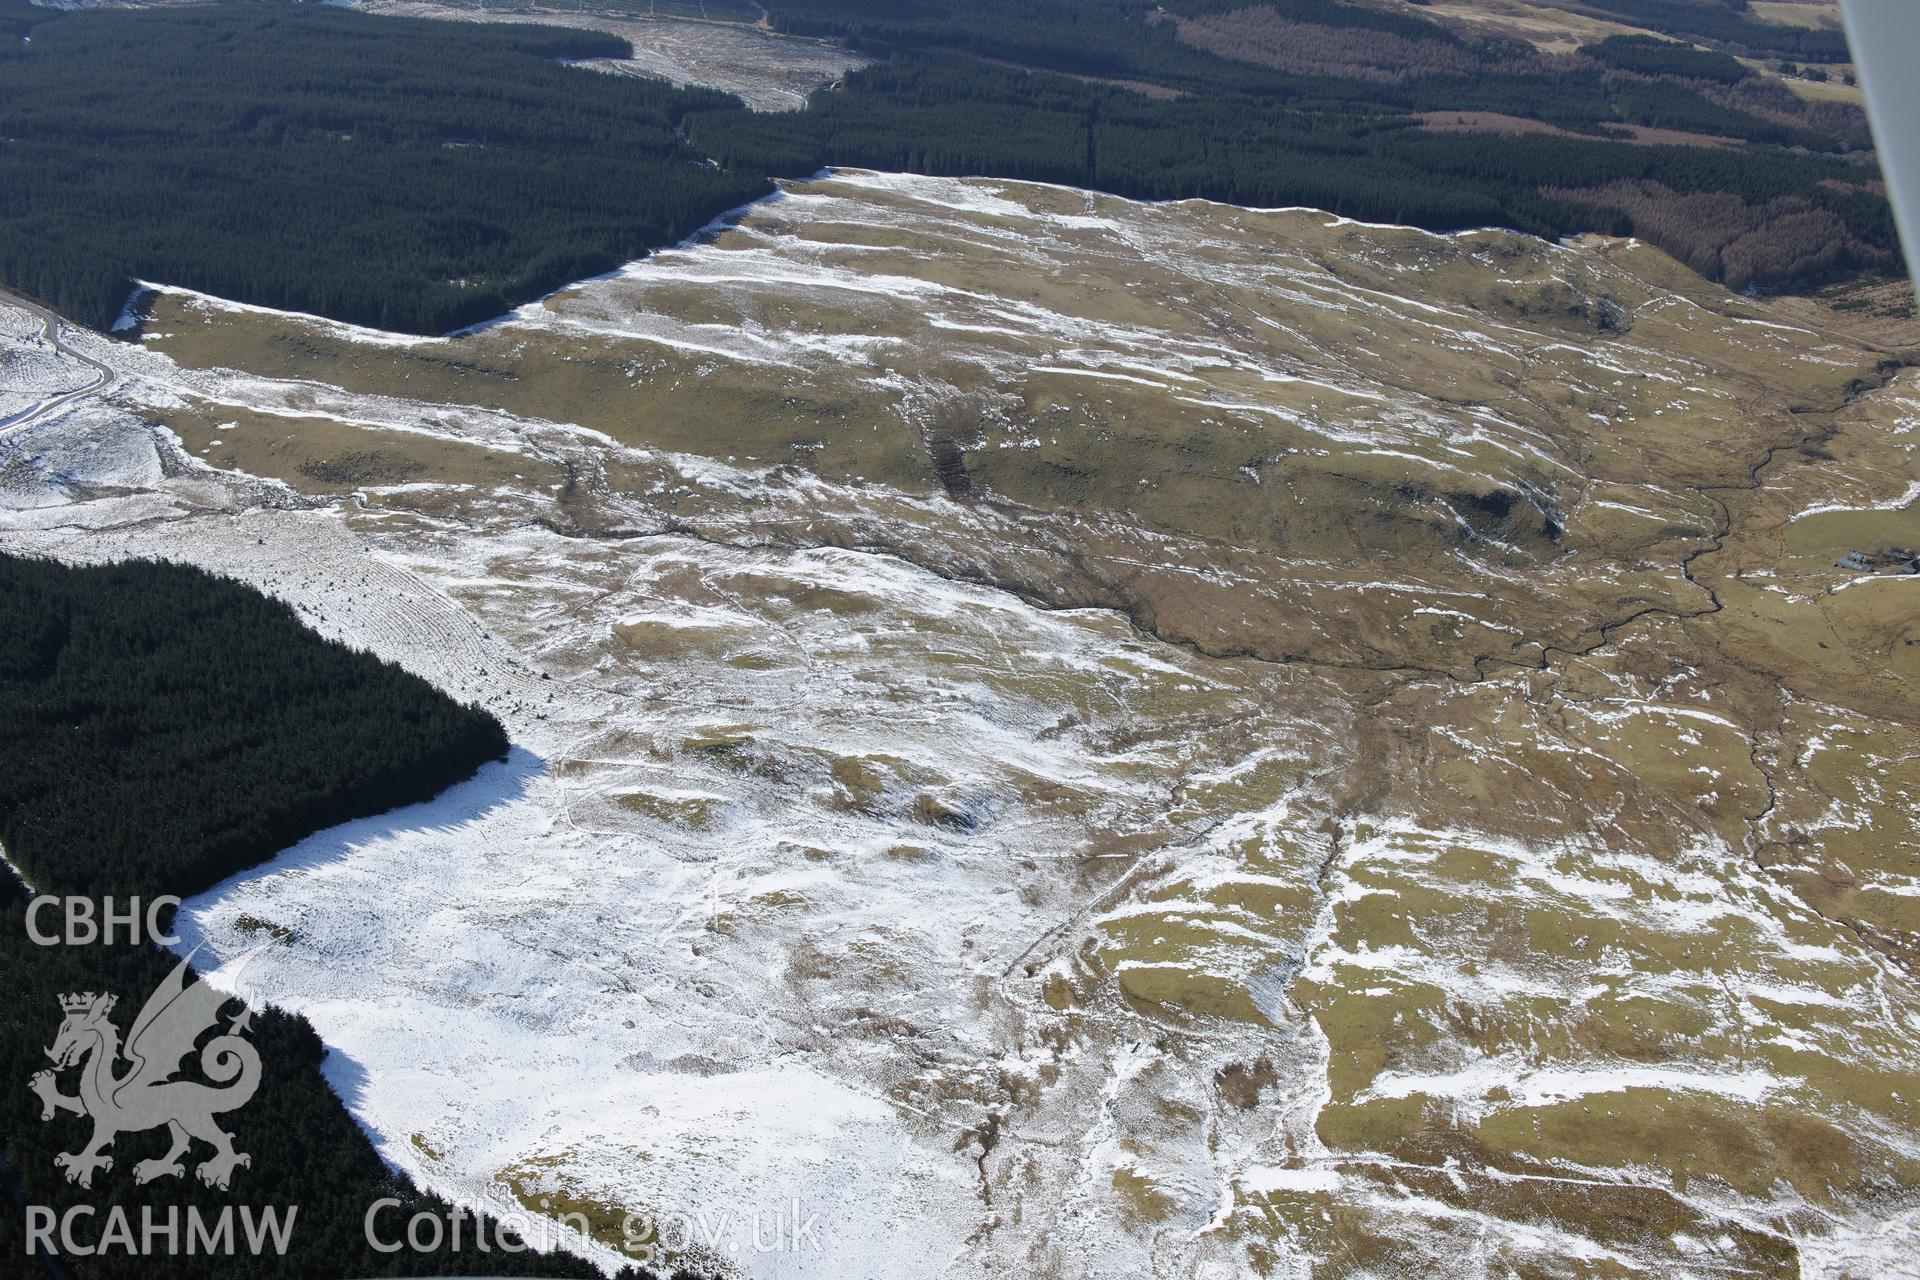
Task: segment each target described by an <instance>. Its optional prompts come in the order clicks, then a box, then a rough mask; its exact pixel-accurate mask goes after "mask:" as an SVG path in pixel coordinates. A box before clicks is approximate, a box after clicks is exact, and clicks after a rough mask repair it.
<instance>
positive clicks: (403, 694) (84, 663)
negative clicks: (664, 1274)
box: [0, 556, 641, 1280]
mask: <svg viewBox="0 0 1920 1280" xmlns="http://www.w3.org/2000/svg"><path fill="white" fill-rule="evenodd" d="M0 600H4V601H5V602H6V608H5V609H4V610H0V842H4V845H5V848H6V852H7V855H8V857H9V859H10V860H11V861H12V862H13V863H14V864H15V865H16V866H18V867H19V868H20V869H21V871H22V872H23V873H24V874H25V875H26V877H27V879H28V880H29V881H31V883H32V887H33V890H34V891H36V892H39V893H45V894H54V895H84V896H90V897H92V898H93V899H95V900H99V899H101V898H102V897H103V896H104V895H108V894H111V895H114V897H115V899H116V900H117V901H118V902H120V903H122V904H124V903H125V902H126V900H127V898H128V897H129V896H139V897H141V898H142V899H143V900H151V899H152V898H154V897H156V896H159V895H165V894H171V895H175V896H179V897H186V896H188V895H190V894H193V893H197V892H200V891H202V890H204V889H207V888H210V887H212V885H213V884H215V883H216V882H217V881H219V880H220V879H222V878H224V877H225V876H227V875H229V874H232V873H233V872H236V871H239V870H242V869H244V868H246V867H249V866H251V865H253V864H255V863H257V862H260V861H263V860H265V859H266V858H268V857H271V856H272V855H273V854H274V853H276V852H278V851H279V850H280V849H281V848H283V847H285V846H286V845H287V844H289V843H291V842H293V841H295V840H298V839H299V838H301V837H302V836H304V835H306V834H308V833H309V832H311V831H314V830H317V829H319V828H321V827H324V826H329V825H332V824H334V823H337V822H340V821H344V820H346V819H348V818H353V817H359V816H362V815H365V814H370V813H376V812H379V811H381V810H384V809H387V808H390V807H393V806H396V805H401V804H407V803H410V802H413V801H418V800H424V799H427V798H428V797H430V796H432V795H433V794H434V793H436V792H437V791H439V790H441V789H442V788H443V787H445V786H447V785H449V784H450V783H453V782H456V781H458V780H460V779H462V778H464V777H466V776H467V775H469V774H471V773H472V772H473V771H474V769H475V768H477V767H478V766H479V765H481V764H482V763H484V762H486V761H488V760H491V759H494V758H496V757H498V756H500V755H502V754H503V753H504V752H505V750H506V738H505V735H504V732H503V731H502V729H501V727H500V725H499V723H498V722H497V721H495V720H494V719H493V718H492V717H491V716H489V715H487V714H485V713H484V712H481V711H479V710H476V709H474V708H471V707H462V706H459V705H458V704H456V703H454V702H452V701H451V700H450V699H448V698H447V697H446V696H445V695H444V694H441V693H440V692H438V691H437V690H435V689H434V688H433V687H432V686H430V685H428V684H427V683H426V682H425V681H423V680H421V679H419V678H418V677H415V676H412V675H409V674H408V673H406V672H404V671H401V670H400V669H399V668H397V667H394V666H392V665H391V664H388V663H383V662H381V661H379V660H378V659H376V658H373V657H371V656H370V655H368V654H365V653H361V652H358V651H355V650H351V649H348V648H347V647H345V646H343V645H340V644H338V643H335V642H332V641H327V640H323V639H322V638H321V637H319V636H318V635H315V634H314V633H313V632H311V631H309V630H307V629H306V628H305V627H303V626H302V625H301V624H300V623H299V622H298V621H297V620H296V618H295V617H294V615H293V611H292V610H291V609H290V608H289V607H288V606H287V605H285V604H283V603H280V602H278V601H273V600H269V599H267V598H266V597H264V596H262V595H260V594H258V593H257V592H255V591H253V590H252V589H250V588H248V587H244V586H242V585H240V584H239V583H237V582H233V581H231V580H227V579H222V578H216V577H214V576H212V575H210V574H207V573H204V572H202V571H200V570H197V569H191V568H187V567H185V566H180V565H170V564H159V563H154V562H150V561H143V562H128V563H122V564H115V565H109V566H102V567H89V568H76V567H72V566H67V565H60V564H55V563H52V562H48V561H38V560H26V559H21V558H18V557H14V556H0ZM27 902H28V896H27V890H26V888H25V886H23V885H22V884H21V882H20V881H19V880H18V879H16V878H15V877H14V876H13V875H12V874H11V872H9V871H7V870H5V869H3V868H0V915H3V916H4V917H5V919H4V922H0V972H4V973H5V974H6V975H7V978H8V982H9V984H10V986H11V988H12V990H11V992H10V1007H11V1014H10V1016H9V1017H8V1018H7V1019H6V1020H5V1021H4V1022H0V1079H5V1080H7V1081H9V1082H12V1083H10V1085H9V1092H10V1094H11V1095H12V1096H14V1097H15V1098H16V1100H19V1101H21V1102H22V1103H23V1104H31V1105H32V1106H35V1107H37V1106H38V1104H37V1102H34V1101H33V1099H31V1097H29V1096H28V1095H26V1094H25V1092H24V1084H25V1082H26V1081H27V1080H29V1079H30V1078H31V1077H32V1076H33V1075H34V1074H35V1072H37V1071H39V1070H41V1069H43V1068H45V1067H46V1066H47V1059H46V1055H45V1049H46V1046H47V1045H48V1044H49V1043H50V1042H51V1041H52V1039H53V1035H54V1031H55V1030H56V1028H57V1027H58V1025H59V1022H60V1004H59V998H60V997H61V996H63V995H66V994H68V993H71V992H83V991H94V992H112V993H118V994H119V995H120V996H121V999H122V1004H123V1005H125V1006H128V1007H123V1008H121V1009H120V1010H118V1016H119V1017H120V1018H121V1020H122V1022H123V1024H124V1023H125V1022H126V1021H130V1020H131V1018H132V1016H133V1015H134V1014H135V1013H136V1012H137V1011H138V1008H139V1002H140V1001H141V1000H143V999H144V998H145V996H146V993H148V992H151V991H153V990H155V989H156V988H158V987H159V986H160V984H161V982H162V980H163V979H165V978H166V977H167V975H168V973H169V972H170V971H171V970H172V968H173V967H174V965H175V963H176V961H175V959H174V958H173V957H172V956H169V955H167V954H165V953H163V952H161V951H160V950H159V949H158V948H156V947H154V946H151V945H148V944H147V943H146V942H144V941H128V940H126V939H125V938H124V937H121V938H118V939H116V940H115V941H114V943H113V944H112V945H98V944H96V945H90V946H37V945H35V944H34V943H33V942H31V941H30V939H29V934H28V931H27V923H26V920H25V919H24V917H25V914H26V906H27ZM42 924H43V926H44V925H45V924H46V921H45V920H43V921H42ZM233 1007H236V1006H230V1008H233ZM249 1039H250V1040H251V1041H252V1043H253V1044H254V1045H255V1047H256V1048H257V1050H258V1052H259V1056H260V1062H261V1071H262V1076H261V1083H260V1086H259V1090H258V1092H257V1093H256V1094H255V1095H254V1097H253V1099H252V1101H251V1102H249V1103H248V1104H247V1105H246V1106H245V1107H244V1108H241V1109H239V1110H236V1111H234V1112H232V1113H230V1114H228V1115H226V1116H224V1117H223V1119H222V1123H223V1124H224V1125H225V1126H226V1127H227V1128H228V1129H229V1130H230V1131H231V1132H232V1133H233V1136H234V1145H235V1148H236V1150H238V1151H241V1152H246V1153H249V1154H251V1155H253V1156H254V1157H255V1158H254V1161H253V1163H252V1164H251V1165H250V1166H248V1167H247V1168H245V1169H243V1170H241V1171H239V1172H238V1173H237V1174H236V1177H237V1178H243V1179H245V1182H246V1195H245V1199H246V1201H247V1203H249V1204H255V1205H261V1206H269V1205H294V1206H298V1213H297V1217H296V1219H295V1223H294V1235H293V1237H292V1239H293V1246H292V1247H290V1248H289V1249H288V1250H287V1253H286V1255H285V1256H284V1257H281V1256H277V1255H275V1254H274V1253H272V1252H271V1251H268V1252H266V1253H264V1254H263V1255H261V1256H258V1257H248V1256H245V1255H244V1253H243V1255H242V1256H241V1257H238V1258H233V1259H217V1260H209V1259H207V1258H205V1257H193V1256H184V1255H182V1256H168V1255H166V1254H164V1253H159V1254H152V1255H150V1256H144V1257H143V1256H128V1255H124V1254H112V1255H107V1256H101V1257H96V1258H90V1259H81V1258H68V1259H65V1260H64V1261H63V1262H62V1263H61V1266H62V1268H63V1273H64V1274H66V1275H68V1276H69V1277H71V1278H72V1280H81V1278H82V1277H85V1278H87V1280H96V1278H104V1280H112V1278H115V1277H122V1276H124V1277H135V1276H138V1277H141V1278H142V1280H160V1278H174V1277H177V1278H178V1280H189V1278H190V1277H199V1276H205V1275H209V1274H219V1275H227V1276H277V1277H307V1276H316V1277H317V1276H321V1275H329V1276H338V1275H366V1276H372V1275H408V1274H428V1275H430V1274H445V1273H447V1272H448V1271H450V1270H457V1271H461V1272H464V1273H469V1274H499V1273H510V1274H515V1275H553V1276H577V1277H590V1276H598V1275H599V1274H600V1273H599V1271H598V1270H596V1269H595V1268H594V1267H593V1266H592V1265H591V1264H590V1263H587V1262H585V1261H582V1260H580V1259H577V1258H573V1257H571V1256H568V1255H564V1254H553V1255H542V1254H536V1253H524V1252H523V1253H502V1252H493V1253H480V1252H478V1251H476V1250H474V1249H472V1248H471V1247H470V1246H469V1247H467V1248H465V1249H463V1250H462V1251H460V1252H459V1253H458V1254H457V1255H456V1254H454V1253H453V1252H451V1251H450V1248H443V1249H441V1250H434V1251H427V1252H416V1251H412V1250H408V1251H403V1252H400V1253H395V1254H391V1255H389V1254H385V1253H380V1252H376V1251H375V1250H374V1249H373V1248H371V1247H370V1245H369V1242H368V1239H367V1236H366V1234H365V1231H364V1228H363V1217H364V1215H365V1213H366V1210H367V1206H368V1205H370V1204H372V1203H374V1202H375V1201H378V1200H380V1199H382V1198H384V1197H392V1198H394V1199H395V1200H397V1201H399V1202H400V1204H401V1206H402V1208H400V1209H396V1210H394V1213H395V1214H396V1215H397V1216H396V1221H404V1220H405V1219H406V1218H407V1217H409V1216H411V1214H412V1213H414V1212H416V1211H419V1210H423V1209H431V1210H433V1211H435V1212H437V1213H439V1214H441V1215H444V1214H446V1213H447V1212H448V1210H449V1207H448V1206H447V1205H445V1204H444V1203H442V1202H440V1201H438V1200H436V1199H434V1198H433V1197H431V1196H427V1195H424V1194H423V1193H421V1192H420V1191H418V1190H416V1189H415V1188H414V1187H413V1186H412V1185H411V1184H410V1183H409V1182H408V1181H407V1180H406V1179H405V1178H404V1177H403V1176H401V1175H399V1174H396V1173H394V1172H392V1171H391V1170H389V1169H388V1168H387V1167H386V1165H385V1164H384V1163H383V1162H382V1161H381V1159H380V1158H379V1156H378V1155H377V1154H376V1152H375V1151H374V1149H373V1147H372V1145H371V1144H370V1143H369V1142H368V1140H367V1136H366V1134H365V1133H363V1132H362V1131H361V1130H360V1129H359V1127H358V1126H356V1125H355V1124H354V1122H353V1120H352V1118H351V1117H350V1116H349V1115H348V1114H347V1111H346V1108H345V1107H344V1106H343V1105H342V1104H341V1101H340V1099H339V1097H338V1096H337V1095H335V1094H334V1093H333V1092H332V1091H331V1090H330V1089H329V1088H328V1086H327V1084H326V1082H325V1081H324V1080H323V1079H322V1077H321V1075H320V1073H319V1067H320V1064H321V1061H322V1059H323V1057H324V1055H325V1053H326V1049H325V1048H324V1046H323V1045H322V1044H321V1043H320V1040H319V1038H318V1036H316V1035H315V1034H314V1031H313V1028H312V1027H311V1026H310V1025H309V1024H308V1023H307V1022H306V1020H305V1019H304V1018H301V1017H298V1016H295V1015H291V1014H287V1013H284V1012H282V1011H280V1010H277V1009H272V1008H266V1009H256V1010H253V1011H252V1013H251V1027H250V1031H249ZM88 1129H89V1122H88V1120H87V1118H86V1117H84V1116H69V1115H60V1116H56V1117H55V1119H54V1120H53V1121H52V1122H49V1123H42V1122H41V1121H40V1118H39V1115H38V1112H37V1110H36V1111H33V1112H29V1111H28V1110H27V1107H26V1105H23V1106H22V1107H21V1109H20V1110H19V1111H17V1112H13V1113H10V1114H8V1115H7V1116H6V1118H5V1120H4V1122H3V1123H0V1157H3V1159H0V1165H3V1166H4V1167H3V1168H0V1184H4V1185H0V1191H3V1192H5V1193H6V1195H7V1196H8V1198H9V1199H10V1200H12V1201H13V1203H15V1204H19V1203H26V1204H34V1205H42V1206H50V1207H52V1208H53V1209H55V1210H56V1211H62V1210H64V1209H66V1208H67V1207H69V1206H73V1205H85V1204H89V1203H91V1202H92V1195H91V1194H90V1193H89V1191H88V1190H87V1189H84V1188H81V1187H78V1186H73V1185H71V1184H69V1183H68V1182H67V1180H66V1179H65V1178H64V1177H63V1176H62V1174H61V1172H60V1170H59V1169H57V1168H56V1166H55V1164H54V1157H55V1155H56V1154H58V1153H60V1152H65V1151H73V1150H77V1149H79V1148H80V1147H81V1146H82V1145H83V1144H84V1141H85V1138H86V1135H87V1132H88ZM164 1145H165V1138H164V1135H163V1134H159V1133H128V1134H125V1135H123V1136H122V1137H121V1138H120V1139H119V1140H118V1142H117V1143H116V1144H115V1148H114V1151H113V1154H114V1156H115V1158H116V1163H115V1167H114V1172H113V1174H112V1176H113V1183H112V1189H113V1194H114V1197H115V1203H116V1204H119V1205H121V1206H123V1207H124V1208H125V1209H126V1210H127V1211H128V1212H129V1213H131V1214H136V1215H137V1214H138V1213H139V1212H140V1208H141V1206H144V1205H151V1206H153V1207H154V1208H155V1210H156V1211H157V1212H160V1213H165V1212H166V1211H167V1209H168V1206H198V1207H200V1208H202V1209H204V1210H206V1211H207V1212H208V1213H209V1214H212V1213H217V1212H218V1211H219V1209H220V1207H221V1206H222V1205H225V1204H228V1203H230V1202H231V1199H232V1198H231V1197H230V1196H229V1195H227V1194H226V1193H225V1192H222V1191H218V1190H214V1189H212V1188H209V1187H206V1186H203V1185H202V1184H201V1183H200V1182H199V1181H197V1180H196V1179H194V1178H193V1177H192V1176H191V1174H190V1173H189V1175H188V1176H186V1177H183V1178H177V1179H160V1180H157V1181H155V1182H151V1183H148V1184H146V1185H136V1184H135V1182H134V1180H133V1178H132V1176H131V1172H130V1170H131V1168H132V1165H133V1164H134V1162H135V1161H136V1160H139V1159H144V1158H146V1157H148V1156H157V1155H159V1154H160V1152H161V1150H162V1148H163V1147H164ZM149 1148H151V1150H149ZM97 1189H98V1188H97V1187H96V1191H97ZM182 1211H183V1212H184V1208H183V1210H182ZM0 1219H3V1220H4V1221H5V1224H6V1229H7V1231H8V1232H9V1233H11V1234H10V1236H7V1237H0V1248H4V1250H5V1255H4V1256H5V1257H6V1258H7V1262H6V1264H5V1268H6V1269H5V1274H7V1275H13V1274H16V1271H15V1270H14V1268H15V1267H16V1265H20V1266H24V1267H27V1268H33V1267H37V1266H38V1265H39V1264H38V1263H37V1262H25V1261H23V1260H24V1259H25V1258H26V1250H25V1245H24V1241H22V1240H21V1239H20V1238H19V1234H18V1230H19V1226H20V1222H19V1215H18V1213H17V1212H16V1211H15V1210H14V1209H12V1208H10V1209H9V1210H8V1211H7V1212H6V1213H5V1214H0ZM469 1238H470V1237H469ZM26 1273H27V1274H32V1271H31V1270H28V1271H27V1272H26ZM632 1274H634V1275H639V1274H641V1273H637V1272H636V1273H632Z"/></svg>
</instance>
